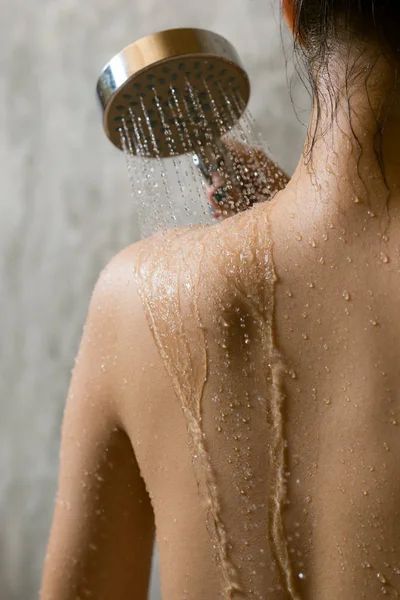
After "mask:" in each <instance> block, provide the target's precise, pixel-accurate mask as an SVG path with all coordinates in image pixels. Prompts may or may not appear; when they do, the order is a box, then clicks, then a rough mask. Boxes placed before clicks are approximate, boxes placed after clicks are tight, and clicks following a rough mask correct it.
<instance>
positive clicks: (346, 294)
mask: <svg viewBox="0 0 400 600" xmlns="http://www.w3.org/2000/svg"><path fill="white" fill-rule="evenodd" d="M343 298H344V299H345V300H350V298H351V296H350V294H349V292H348V291H347V290H344V292H343Z"/></svg>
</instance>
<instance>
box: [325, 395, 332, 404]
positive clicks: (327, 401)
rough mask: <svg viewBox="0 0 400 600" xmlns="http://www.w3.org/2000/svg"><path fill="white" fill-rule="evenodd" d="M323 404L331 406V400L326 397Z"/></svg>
mask: <svg viewBox="0 0 400 600" xmlns="http://www.w3.org/2000/svg"><path fill="white" fill-rule="evenodd" d="M324 402H325V404H331V403H332V400H331V398H330V396H327V397H326V398H324Z"/></svg>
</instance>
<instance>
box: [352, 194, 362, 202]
mask: <svg viewBox="0 0 400 600" xmlns="http://www.w3.org/2000/svg"><path fill="white" fill-rule="evenodd" d="M353 202H354V204H362V200H361V198H359V196H355V197H354V200H353Z"/></svg>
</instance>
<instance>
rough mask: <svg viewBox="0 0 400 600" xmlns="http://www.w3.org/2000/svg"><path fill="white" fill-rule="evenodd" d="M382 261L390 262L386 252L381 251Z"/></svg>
mask: <svg viewBox="0 0 400 600" xmlns="http://www.w3.org/2000/svg"><path fill="white" fill-rule="evenodd" d="M381 261H382V262H384V263H388V262H389V257H388V255H387V254H385V253H384V252H381Z"/></svg>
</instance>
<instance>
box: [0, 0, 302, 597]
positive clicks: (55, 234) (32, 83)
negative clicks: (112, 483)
mask: <svg viewBox="0 0 400 600" xmlns="http://www.w3.org/2000/svg"><path fill="white" fill-rule="evenodd" d="M279 18H280V17H279V9H278V0H253V1H252V0H218V2H215V1H214V0H202V1H201V2H188V1H187V0H169V2H161V0H145V1H143V2H139V1H136V2H132V1H130V2H128V1H127V0H114V1H112V2H111V0H87V1H86V2H78V0H57V2H55V1H54V0H36V1H35V2H30V1H28V0H3V2H2V8H1V25H0V27H1V42H0V43H1V44H2V47H1V56H2V75H1V77H2V79H1V90H2V94H1V98H2V102H4V103H5V104H4V108H3V110H1V111H0V119H1V131H2V140H3V143H2V144H1V145H0V152H1V161H0V177H1V179H0V180H1V218H0V244H1V250H0V268H1V276H0V286H1V290H0V291H1V312H0V322H1V325H0V327H1V338H0V339H1V343H0V357H1V358H0V386H1V418H0V590H1V598H2V600H32V599H33V598H36V597H37V592H38V588H39V580H40V572H41V566H42V561H43V556H44V549H45V544H46V540H47V536H48V531H49V527H50V522H51V517H52V510H53V503H54V495H55V486H56V477H57V467H58V448H59V433H60V424H61V418H62V412H63V406H64V399H65V395H66V391H67V387H68V382H69V378H70V372H71V367H72V364H73V359H74V356H75V354H76V351H77V348H78V343H79V339H80V335H81V329H82V325H83V322H84V319H85V315H86V311H87V306H88V302H89V298H90V294H91V290H92V288H93V285H94V283H95V280H96V278H97V276H98V274H99V272H100V270H101V269H102V267H103V266H104V265H105V263H106V262H107V261H108V260H109V259H110V258H111V256H112V255H113V254H114V253H115V252H117V251H118V250H119V249H120V248H122V247H123V246H126V245H128V244H129V243H131V242H134V241H135V240H136V239H137V238H138V227H137V223H136V219H135V211H134V207H133V204H132V202H133V201H132V198H131V196H130V189H129V183H128V177H127V172H126V167H125V161H124V158H123V156H122V155H121V154H120V153H119V152H118V151H117V150H115V149H114V148H113V147H112V145H111V144H110V143H109V142H108V141H107V139H106V137H105V135H104V133H103V131H102V128H101V124H100V115H99V111H98V108H97V105H96V100H95V94H94V89H95V83H96V79H97V75H98V73H99V72H100V70H101V68H102V66H103V64H104V63H105V62H107V60H109V58H111V56H113V55H114V54H115V53H116V52H118V51H119V50H120V49H122V48H123V47H124V46H125V45H127V44H129V43H131V42H132V41H134V40H135V39H136V38H138V37H141V36H143V35H146V34H148V33H152V32H154V31H157V30H161V29H164V28H170V27H179V26H196V27H203V28H206V29H211V30H214V31H216V32H218V33H220V34H222V35H224V36H226V37H227V38H228V39H229V40H230V41H231V42H232V43H233V44H234V45H235V46H236V48H237V49H238V51H239V54H240V56H241V57H242V61H243V63H244V65H245V67H246V68H247V70H248V72H249V74H250V78H251V81H252V84H253V95H252V101H251V109H252V112H253V114H254V116H255V118H256V119H257V122H258V123H259V125H260V129H261V130H262V132H263V134H264V136H265V138H266V139H267V141H268V144H269V147H270V149H271V151H272V154H273V156H274V158H275V159H276V160H278V162H280V163H281V165H282V167H283V168H284V169H286V170H287V171H288V172H289V173H291V172H292V171H293V169H294V167H295V165H296V163H297V160H298V157H299V154H300V152H301V148H302V144H303V140H304V133H305V130H304V127H303V126H302V125H301V124H300V123H299V121H298V120H297V118H296V115H295V113H294V110H293V107H292V104H291V100H290V94H289V89H288V83H287V73H286V68H285V58H284V54H283V50H282V41H281V33H280V25H279ZM290 73H291V69H290V68H289V75H290ZM297 97H299V98H300V100H301V108H304V109H307V105H308V100H307V97H306V95H305V94H300V96H297ZM299 115H300V117H303V119H305V118H306V116H304V113H302V112H299ZM151 596H152V599H153V600H155V599H156V598H159V597H160V596H159V591H158V584H157V569H156V568H155V571H154V577H153V585H152V593H151ZM55 600H56V599H55Z"/></svg>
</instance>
